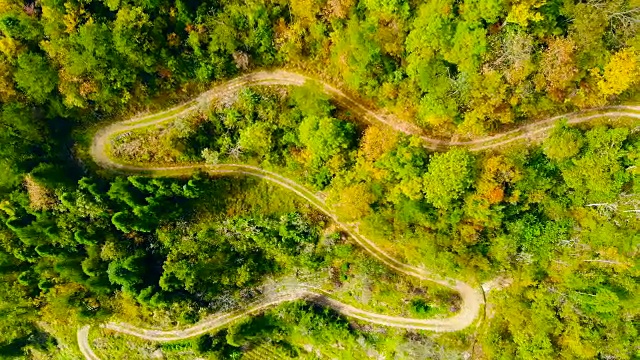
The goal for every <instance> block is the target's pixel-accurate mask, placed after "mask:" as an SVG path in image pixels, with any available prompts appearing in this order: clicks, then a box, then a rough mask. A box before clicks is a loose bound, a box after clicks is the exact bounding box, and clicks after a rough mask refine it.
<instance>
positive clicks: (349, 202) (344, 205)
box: [328, 183, 375, 220]
mask: <svg viewBox="0 0 640 360" xmlns="http://www.w3.org/2000/svg"><path fill="white" fill-rule="evenodd" d="M374 201H375V196H374V195H373V194H372V193H371V189H369V185H367V184H364V183H357V184H354V185H349V186H347V187H345V188H342V189H333V191H331V193H330V194H329V198H328V202H329V204H330V205H331V206H332V207H333V208H335V209H336V211H337V213H338V215H339V216H340V217H342V218H344V219H346V220H357V219H361V218H363V217H364V216H366V215H368V214H369V213H370V212H371V207H370V205H371V204H372V203H373V202H374Z"/></svg>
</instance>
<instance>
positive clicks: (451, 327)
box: [78, 70, 640, 360]
mask: <svg viewBox="0 0 640 360" xmlns="http://www.w3.org/2000/svg"><path fill="white" fill-rule="evenodd" d="M307 81H314V82H316V83H318V84H320V85H321V86H322V87H323V91H324V92H325V93H327V94H328V95H330V96H331V97H332V98H333V99H334V100H336V101H337V102H338V103H339V104H340V105H341V106H343V107H345V108H347V109H349V110H350V111H352V112H354V113H355V114H356V115H358V116H359V117H360V118H362V119H364V120H366V121H368V122H370V123H379V124H383V125H386V126H389V127H391V128H393V129H394V130H396V131H399V132H402V133H405V134H409V135H415V136H419V137H420V138H421V139H422V140H423V141H424V145H425V147H427V148H430V149H434V150H438V149H445V148H447V147H450V146H463V147H466V148H468V149H470V150H472V151H479V150H485V149H490V148H493V147H497V146H502V145H505V144H507V143H510V142H513V141H517V140H519V139H525V138H532V137H534V136H539V134H542V133H544V132H546V131H548V130H549V129H551V128H553V126H554V123H555V122H556V121H557V120H559V119H562V118H566V119H567V120H568V122H569V123H572V124H575V123H580V122H585V121H589V120H592V119H595V118H600V117H604V116H627V117H633V118H640V106H615V107H608V108H601V109H595V110H592V111H587V112H584V113H572V114H568V115H563V116H557V117H553V118H549V119H546V120H543V121H539V122H536V123H533V124H530V125H526V126H523V127H521V128H518V129H514V130H511V131H508V132H504V133H501V134H497V135H493V136H489V137H486V138H482V139H477V140H471V141H447V140H439V139H432V138H429V137H426V136H424V135H423V134H422V131H421V130H420V129H419V128H417V127H416V126H414V125H411V124H408V123H405V122H400V121H397V120H396V119H395V118H393V117H392V116H388V115H384V114H380V113H377V112H374V111H372V110H369V109H368V108H366V107H365V106H364V105H363V104H362V103H360V102H357V101H355V100H354V99H352V98H351V97H349V96H347V95H346V94H344V93H343V92H342V91H340V90H338V89H336V88H334V87H332V86H331V85H329V84H327V83H324V82H320V81H318V80H316V79H313V78H310V77H307V76H304V75H301V74H297V73H293V72H288V71H284V70H277V71H260V72H254V73H251V74H247V75H243V76H240V77H238V78H236V79H233V80H230V81H228V82H225V83H222V84H220V85H218V86H216V87H214V88H213V89H211V90H209V91H207V92H205V93H203V94H201V95H199V96H198V97H197V98H195V99H194V100H192V101H189V102H187V103H185V104H182V105H179V106H176V107H174V108H171V109H168V110H166V111H162V112H159V113H155V114H150V115H143V116H138V117H135V118H132V119H130V120H125V121H122V122H118V123H114V124H111V125H109V126H107V127H104V128H102V129H101V130H99V131H98V132H97V133H96V134H95V137H94V139H93V143H92V145H91V149H90V153H91V156H92V157H93V159H94V161H95V162H96V163H97V164H98V165H100V166H101V167H103V168H106V169H109V170H113V171H117V172H121V173H126V174H132V175H133V174H137V175H148V176H188V175H190V174H192V173H194V172H195V171H204V172H207V173H209V174H211V175H213V176H237V175H242V176H253V177H257V178H260V179H264V180H266V181H269V182H272V183H274V184H276V185H278V186H281V187H283V188H285V189H287V190H289V191H291V192H293V193H295V194H296V195H298V196H299V197H301V198H302V199H304V200H306V201H308V202H309V203H310V204H312V205H313V206H314V207H316V208H317V209H318V210H319V211H321V212H323V213H324V214H326V215H327V216H329V217H330V218H331V219H333V221H334V222H335V223H336V224H337V225H338V226H340V227H341V228H342V229H343V230H344V231H345V232H346V233H347V234H349V235H350V236H351V238H352V239H353V240H354V241H355V242H357V243H358V244H359V245H360V246H361V247H362V248H364V250H366V251H367V252H368V253H369V254H370V255H371V256H373V257H375V258H376V259H378V260H379V261H381V262H382V263H384V264H385V265H387V266H389V267H390V268H392V269H394V270H396V271H398V272H399V273H402V274H405V275H407V276H413V277H415V278H418V279H420V280H425V281H430V282H433V283H436V284H439V285H442V286H445V287H447V288H449V289H451V290H453V291H456V292H457V293H459V295H460V298H461V301H462V305H461V309H460V311H459V312H458V313H456V314H455V315H454V316H452V317H448V318H444V319H414V318H404V317H396V316H388V315H383V314H377V313H373V312H369V311H365V310H362V309H358V308H356V307H353V306H351V305H348V304H345V303H342V302H340V301H338V300H336V299H333V298H332V297H331V294H329V293H327V292H325V291H323V290H320V289H317V288H311V287H308V286H303V285H301V286H299V287H298V288H295V289H289V290H287V291H285V292H283V293H281V294H276V295H275V296H270V297H267V298H265V299H263V300H261V301H258V302H256V303H254V304H251V305H249V306H248V307H246V308H244V309H241V310H238V311H234V312H229V313H223V314H217V315H213V316H211V317H209V318H207V319H205V320H202V321H201V322H199V323H197V324H195V325H193V326H191V327H189V328H184V329H174V330H153V329H144V328H140V327H136V326H133V325H130V324H127V323H120V322H118V323H116V322H111V323H108V324H105V325H103V327H105V328H107V329H110V330H113V331H116V332H120V333H126V334H129V335H133V336H137V337H139V338H143V339H147V340H150V341H174V340H181V339H185V338H189V337H193V336H197V335H200V334H203V333H206V332H210V331H212V330H215V329H218V328H220V327H223V326H225V325H228V324H230V323H232V322H234V321H236V320H238V319H240V318H243V317H245V316H250V315H252V314H256V313H259V312H261V311H263V310H264V309H266V308H269V307H272V306H275V305H277V304H280V303H283V302H287V301H293V300H296V299H306V300H309V301H312V302H315V303H317V304H320V305H323V306H328V307H331V308H332V309H334V310H335V311H337V312H339V313H341V314H343V315H345V316H349V317H352V318H356V319H359V320H362V321H366V322H370V323H375V324H379V325H384V326H392V327H398V328H407V329H420V330H430V331H436V332H451V331H458V330H462V329H464V328H466V327H468V326H470V325H471V324H472V323H473V322H474V321H475V320H476V318H477V317H478V314H479V313H480V309H481V308H482V306H483V305H484V294H483V293H482V290H481V288H480V287H479V286H478V287H474V286H472V285H469V284H467V283H465V282H462V281H460V280H456V279H452V278H447V277H442V276H439V275H437V274H435V273H433V272H431V271H428V270H426V269H424V268H419V267H415V266H412V265H409V264H405V263H403V262H402V261H400V260H398V259H396V258H394V257H393V256H391V255H389V254H388V253H386V252H385V251H384V250H382V249H381V248H380V247H379V246H378V245H377V244H375V243H374V242H373V241H371V240H369V239H367V238H366V237H365V236H363V235H361V234H360V233H359V232H358V230H357V229H358V226H357V224H347V223H343V222H341V221H340V220H339V219H338V217H337V216H336V215H335V214H334V213H333V212H332V211H331V209H329V207H327V206H326V204H325V203H324V200H323V199H321V198H320V197H318V196H317V195H316V194H315V193H313V192H312V191H310V190H309V189H307V188H306V187H304V186H303V185H301V184H298V183H297V182H295V181H293V180H292V179H289V178H286V177H284V176H282V175H279V174H277V173H274V172H271V171H268V170H265V169H261V168H259V167H255V166H249V165H243V164H220V165H186V166H181V165H177V166H162V167H152V166H135V165H130V164H124V163H119V162H117V161H116V160H114V159H112V158H110V156H109V154H108V151H107V149H108V146H110V139H111V138H112V136H114V135H116V134H119V133H124V132H127V131H131V130H134V129H138V128H142V127H150V126H154V125H158V124H162V123H166V122H170V121H173V120H175V119H178V118H181V117H183V116H186V115H188V114H189V113H191V112H193V111H195V110H198V109H200V108H202V107H204V106H207V105H208V104H210V103H211V102H212V101H215V100H217V101H220V100H224V99H228V98H232V97H233V96H234V95H235V93H236V92H237V91H238V90H240V89H242V88H244V87H247V86H252V85H294V86H301V85H304V84H305V82H307ZM88 333H89V328H88V327H83V328H81V329H80V330H79V331H78V346H79V347H80V349H81V351H82V353H83V354H84V355H85V357H86V358H87V359H90V360H95V359H98V357H97V356H96V355H95V354H94V353H93V351H92V350H91V348H90V344H89V341H88Z"/></svg>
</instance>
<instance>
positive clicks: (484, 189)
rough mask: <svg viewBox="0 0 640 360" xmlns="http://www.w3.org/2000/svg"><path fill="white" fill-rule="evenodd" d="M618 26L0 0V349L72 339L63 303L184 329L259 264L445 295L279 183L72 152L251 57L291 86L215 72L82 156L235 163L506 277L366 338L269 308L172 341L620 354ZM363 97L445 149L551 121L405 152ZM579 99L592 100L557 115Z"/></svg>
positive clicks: (240, 6) (461, 12)
mask: <svg viewBox="0 0 640 360" xmlns="http://www.w3.org/2000/svg"><path fill="white" fill-rule="evenodd" d="M639 22H640V2H638V1H637V0H585V1H581V0H542V1H538V0H535V1H534V0H509V1H507V0H460V1H454V0H424V1H418V2H416V1H406V0H385V1H382V0H360V1H357V0H248V1H236V0H221V1H211V0H203V1H195V0H153V1H149V0H77V1H76V0H74V1H67V0H38V1H29V0H27V1H18V0H0V128H1V129H2V131H0V167H1V168H2V170H3V171H2V172H0V220H1V221H0V316H1V317H2V321H0V330H2V331H0V358H27V359H37V358H44V357H47V356H50V357H53V358H60V359H62V358H65V356H67V358H76V357H78V356H80V355H79V353H77V349H76V348H75V347H74V346H75V345H73V344H75V341H76V340H75V339H76V338H75V330H76V327H77V326H78V325H80V324H99V323H102V322H104V321H107V320H108V319H112V318H114V319H117V318H119V317H120V318H124V319H127V320H132V319H135V320H136V321H139V322H143V321H149V320H150V319H154V318H155V319H167V318H170V319H171V322H172V323H173V324H176V323H178V324H182V325H184V324H191V323H194V322H196V321H198V320H199V319H201V318H203V317H204V316H206V315H207V314H210V313H213V312H215V311H223V310H228V309H230V308H232V307H233V306H236V305H238V304H242V303H243V302H247V301H249V300H252V299H253V298H254V296H255V293H257V290H256V289H259V288H261V286H263V285H264V284H265V283H268V281H270V280H272V279H274V278H278V277H279V276H298V275H299V274H322V276H324V275H326V276H324V277H326V278H327V279H328V280H327V284H328V285H327V286H333V287H334V288H335V289H334V290H336V291H337V293H338V294H340V295H341V296H344V298H343V300H344V299H347V300H344V301H352V302H353V304H354V306H355V305H358V306H363V307H366V306H368V308H367V309H368V310H369V311H379V310H380V309H386V310H389V311H399V312H401V313H399V314H397V315H398V316H400V315H402V316H414V317H416V316H417V317H420V316H424V317H429V316H441V317H444V316H445V315H446V316H450V315H452V314H453V313H455V312H456V311H458V310H459V309H458V308H457V306H458V305H459V299H458V298H456V296H455V295H451V294H450V293H448V292H447V291H445V290H442V289H438V288H437V287H434V288H429V287H428V286H426V285H424V287H425V288H424V289H422V288H419V287H418V286H417V285H415V284H413V283H411V281H409V280H406V279H403V278H402V277H401V276H399V274H395V275H394V274H393V272H392V271H391V270H389V269H386V270H384V269H383V266H382V265H380V264H379V263H375V261H374V260H370V259H369V260H367V259H368V258H369V257H370V256H368V255H367V254H366V253H364V252H363V250H362V249H360V250H358V249H357V246H355V244H353V243H352V242H351V240H349V237H348V236H347V234H345V233H344V232H341V231H339V230H337V227H336V224H335V223H334V222H333V220H332V219H330V218H329V217H327V216H326V214H322V213H321V212H319V211H318V210H317V209H314V208H313V206H312V204H305V203H304V201H302V200H301V199H300V198H298V197H296V195H295V194H293V193H286V192H285V191H284V190H282V189H281V191H282V193H279V192H278V193H276V192H274V191H275V190H274V189H273V188H271V187H268V186H267V185H265V184H264V183H263V182H260V181H257V180H247V179H243V178H241V177H230V178H219V177H211V176H208V175H207V174H205V173H200V172H195V173H193V174H190V175H189V176H186V177H150V176H147V175H149V174H147V173H140V174H135V175H134V174H123V173H117V172H113V171H111V170H109V169H103V168H101V166H100V165H99V164H98V163H96V162H94V159H92V158H91V156H90V150H89V149H90V147H91V142H92V139H93V137H94V136H95V134H96V133H98V132H99V131H100V129H103V128H105V127H106V126H107V125H108V124H111V123H114V122H118V121H122V120H125V119H128V118H130V117H131V116H132V115H133V114H136V113H140V112H148V113H149V114H153V113H154V112H156V111H158V110H160V109H168V108H171V106H173V105H176V104H180V103H183V102H185V101H187V102H188V101H189V100H190V99H194V98H195V97H196V96H197V95H198V94H200V93H201V92H203V91H206V90H208V89H211V88H212V87H213V86H215V85H217V84H226V82H225V81H228V80H231V79H234V78H236V77H238V76H241V75H243V74H248V73H252V72H255V71H261V70H265V71H270V70H275V69H287V70H289V71H291V72H296V73H300V74H305V75H307V76H309V77H310V78H313V79H317V81H316V82H313V81H310V82H307V83H306V84H305V85H304V86H256V87H247V88H242V89H238V91H237V92H236V93H234V94H233V95H232V96H229V97H227V98H222V99H217V101H215V102H211V103H209V102H206V101H205V102H206V103H205V104H202V106H200V108H199V110H198V111H196V112H190V113H188V114H181V115H180V116H179V117H178V116H176V119H175V121H173V122H171V123H170V124H162V125H161V126H158V127H153V128H140V129H136V130H135V131H131V132H129V133H126V134H119V135H118V136H117V137H115V138H113V139H109V141H110V143H109V146H110V148H109V154H108V155H109V156H111V157H113V158H114V159H117V160H118V161H122V162H125V163H130V164H136V165H140V164H146V165H148V166H151V165H154V164H155V165H157V166H169V167H171V166H183V165H184V166H191V165H193V164H203V163H204V164H208V165H210V166H216V165H224V164H230V163H234V164H235V163H239V164H248V165H251V166H257V167H260V168H261V169H265V170H268V171H272V172H275V173H277V174H281V175H282V176H284V177H286V178H287V179H291V181H296V182H298V183H300V184H302V185H303V186H304V187H305V188H307V189H309V191H310V192H313V193H314V194H318V196H320V197H321V198H322V199H325V200H326V206H327V207H328V208H330V209H331V211H332V213H334V214H335V215H336V217H337V218H338V219H340V220H341V221H344V222H348V223H357V224H358V229H359V231H361V232H362V233H363V234H365V235H366V236H368V237H369V238H371V239H373V240H374V241H375V242H376V244H378V245H379V246H380V247H381V248H384V249H385V250H388V251H389V252H390V253H392V254H393V255H394V256H397V257H398V258H399V259H402V260H403V261H407V262H409V263H411V264H417V265H419V266H421V267H425V268H428V269H430V270H433V271H434V272H436V273H440V274H443V275H447V276H453V277H456V278H460V279H462V280H464V281H467V282H469V283H472V284H474V286H475V285H478V287H479V285H480V284H481V283H484V282H487V281H489V280H490V279H495V278H497V277H500V278H505V279H509V281H510V282H509V284H510V285H509V286H506V287H505V288H504V289H502V290H497V291H496V292H495V293H488V294H490V295H489V296H490V297H488V301H490V302H491V306H492V309H493V313H492V316H489V317H487V321H486V323H483V324H482V325H481V326H480V327H478V328H477V329H476V330H474V331H472V330H468V331H467V330H465V332H462V333H459V334H456V335H454V334H452V335H447V336H442V337H435V336H431V335H432V334H430V333H424V332H415V331H405V330H402V332H400V331H398V332H395V331H396V330H393V331H392V330H388V329H387V330H384V331H389V332H388V333H386V334H387V335H385V336H387V337H386V338H385V336H383V335H380V334H381V332H376V331H378V330H379V328H375V329H374V328H367V327H366V326H369V325H366V326H365V325H362V323H359V322H357V321H356V320H353V319H349V318H344V317H342V316H340V315H338V314H335V313H331V312H329V311H328V310H326V309H325V310H322V309H319V308H318V307H316V306H313V305H309V304H305V303H303V302H296V303H293V304H288V305H286V306H284V307H282V308H278V309H275V310H270V311H269V312H265V313H264V314H262V315H260V316H259V317H257V318H255V319H252V320H250V321H247V322H246V323H239V324H235V325H234V326H232V327H230V328H229V329H227V330H223V331H221V332H219V333H218V334H211V335H206V336H203V337H199V338H197V340H194V341H193V344H192V343H189V344H188V347H189V349H192V350H193V351H194V354H196V353H197V354H200V355H202V356H209V358H217V357H222V358H225V357H226V358H238V357H240V356H244V355H242V354H243V350H245V349H250V348H252V347H255V346H256V345H257V344H260V343H262V342H264V341H266V340H265V339H272V340H273V339H277V341H276V340H274V341H273V343H272V344H271V345H273V346H276V347H278V348H279V349H284V350H281V351H286V352H287V354H289V355H291V356H293V355H295V356H302V355H303V354H306V352H305V346H306V347H307V348H308V347H309V346H311V344H312V345H313V346H312V348H314V349H315V348H318V349H322V348H323V347H327V346H328V345H327V343H326V342H327V341H329V340H326V339H341V341H343V342H344V343H343V346H344V349H346V350H345V352H344V353H343V354H347V353H350V354H351V355H353V356H365V354H373V350H372V349H374V348H375V349H377V350H376V351H378V352H379V354H383V355H381V356H387V357H389V358H391V357H396V358H418V357H419V356H422V355H424V354H426V355H424V356H425V357H431V358H436V357H440V358H444V357H446V356H453V357H455V356H458V355H459V356H460V357H462V355H461V354H462V353H463V352H467V354H468V352H469V350H468V348H473V350H472V352H473V353H472V354H471V355H473V356H474V357H475V358H486V359H557V358H568V359H574V358H599V359H634V358H637V357H638V356H639V352H638V351H639V350H638V348H637V345H635V342H637V340H633V339H637V338H638V336H639V335H638V334H639V331H640V329H639V328H638V324H639V323H640V322H639V321H638V320H639V317H640V313H639V312H638V309H640V306H639V304H638V296H637V294H638V291H639V290H640V289H638V276H639V273H638V266H637V262H638V244H639V241H640V238H639V236H640V235H639V234H640V231H639V230H640V229H639V222H638V211H639V208H640V195H639V191H640V179H639V176H640V171H639V170H638V166H640V155H639V149H640V138H639V137H638V131H637V118H638V110H637V106H635V105H634V104H637V102H638V101H639V100H640V94H639V90H640V32H639V31H638V26H639V25H638V24H639ZM324 84H331V86H333V87H335V88H336V89H340V91H341V92H343V93H344V94H346V95H348V96H349V99H351V100H350V101H351V102H353V103H351V102H345V101H344V99H343V101H337V100H336V99H335V98H332V97H331V96H329V95H328V94H326V93H324V92H323V91H321V90H322V89H323V88H324ZM198 99H202V98H198ZM187 104H190V103H187ZM356 105H357V106H356ZM610 106H618V107H617V108H615V109H610V108H607V107H610ZM620 106H626V107H620ZM365 108H366V109H372V110H371V111H373V112H376V111H378V110H379V112H377V114H378V113H379V114H384V118H385V119H392V120H393V121H396V120H397V124H396V123H394V124H395V125H398V124H400V125H399V126H404V125H406V126H407V128H411V129H417V130H416V131H415V135H420V136H422V135H425V136H429V137H433V138H435V139H440V140H441V141H443V142H444V143H446V142H447V141H453V142H459V141H463V140H470V141H480V140H482V139H485V137H487V136H491V135H495V134H500V133H503V132H507V131H510V130H512V131H516V130H514V129H516V128H517V129H521V127H523V126H531V125H535V124H539V123H542V122H544V121H545V119H551V118H553V119H556V120H557V121H553V122H550V123H549V126H550V128H551V130H550V131H548V133H546V134H542V133H535V134H531V135H532V136H530V137H529V136H527V137H526V139H525V140H531V141H522V142H514V144H515V145H513V146H505V147H499V146H494V145H493V144H490V145H489V146H488V149H486V150H483V151H471V149H469V148H465V147H447V148H442V151H440V150H439V151H431V150H428V149H427V148H426V147H425V143H424V142H423V139H422V138H421V137H420V136H409V135H407V134H404V133H401V132H397V131H393V130H391V129H390V128H387V127H384V126H379V125H378V124H372V123H370V122H366V121H364V120H366V119H365V117H366V116H363V115H367V114H365V112H364V110H363V109H365ZM376 109H378V110H376ZM594 109H599V110H594ZM579 111H586V112H585V114H587V115H588V116H592V117H593V118H594V119H593V121H592V122H586V123H581V124H575V123H576V122H575V121H573V122H572V121H571V120H572V119H573V120H575V117H571V115H569V116H564V115H563V114H571V113H573V112H579ZM152 116H153V115H152ZM381 116H382V115H381ZM556 116H557V118H555V117H556ZM552 124H553V126H552ZM525 135H528V134H525ZM523 137H524V136H523ZM274 194H276V195H274ZM389 284H392V285H394V286H396V289H400V290H401V291H396V292H395V293H394V292H393V291H392V289H391V288H390V287H389V286H391V285H389ZM354 289H356V290H357V289H360V290H357V291H361V290H362V289H364V290H362V291H364V292H362V293H360V292H357V291H356V290H354ZM398 293H400V294H398ZM354 294H355V295H354ZM390 294H393V295H390ZM403 304H404V305H403ZM403 311H404V312H403ZM447 314H448V315H447ZM132 321H133V320H132ZM167 322H168V321H167ZM316 323H317V324H322V326H320V325H317V324H316ZM296 324H298V325H296ZM301 324H302V325H301ZM303 326H304V327H303ZM372 329H373V330H372ZM376 329H378V330H376ZM383 329H385V328H383ZM374 330H375V331H374ZM305 334H307V335H309V334H310V335H309V336H308V341H307V343H305V342H304V341H302V340H300V339H301V338H304V336H305ZM323 339H324V340H323ZM323 341H324V342H323ZM473 344H476V345H473ZM183 345H184V344H183ZM183 345H180V344H175V347H176V348H180V347H181V346H183ZM185 346H186V345H185ZM436 348H441V349H445V348H446V351H445V350H442V351H441V352H440V353H436V352H434V353H431V352H427V351H426V350H425V349H436ZM165 350H166V349H165ZM192 350H189V351H192ZM65 351H69V352H70V353H65ZM358 351H360V352H358ZM42 354H45V355H42ZM234 354H236V355H234ZM354 354H355V355H354ZM420 354H422V355H420ZM452 354H454V355H452ZM455 354H457V355H455ZM56 356H58V357H56ZM113 356H115V355H113ZM194 356H195V355H194ZM333 356H336V357H340V356H343V355H340V354H333ZM346 356H347V355H344V357H346ZM367 356H368V355H367ZM403 356H404V357H403Z"/></svg>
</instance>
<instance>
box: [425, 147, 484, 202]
mask: <svg viewBox="0 0 640 360" xmlns="http://www.w3.org/2000/svg"><path fill="white" fill-rule="evenodd" d="M473 165H474V158H473V157H472V156H471V155H470V154H469V153H468V152H467V151H465V150H462V149H458V148H456V149H453V150H449V151H447V152H445V153H442V154H434V155H432V156H431V160H430V161H429V165H428V168H427V169H428V170H427V173H426V174H425V175H424V177H423V183H424V185H423V186H424V187H423V191H424V196H425V199H426V200H427V201H428V202H430V203H432V204H433V205H434V206H435V207H437V208H441V209H446V208H447V207H448V206H449V205H450V204H451V202H452V201H454V200H456V199H459V198H460V196H462V194H463V193H464V191H465V190H466V189H467V188H468V187H469V185H471V182H472V180H473Z"/></svg>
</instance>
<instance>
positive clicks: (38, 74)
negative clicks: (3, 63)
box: [14, 52, 58, 103]
mask: <svg viewBox="0 0 640 360" xmlns="http://www.w3.org/2000/svg"><path fill="white" fill-rule="evenodd" d="M14 80H15V81H16V84H18V88H20V89H21V90H22V91H24V92H25V94H26V95H27V96H29V97H30V98H31V99H33V101H35V102H37V103H44V102H45V101H47V99H48V97H49V94H51V92H53V90H54V89H55V88H56V85H57V84H58V75H57V74H56V71H55V70H54V69H53V68H52V67H51V65H50V64H49V63H48V62H47V60H46V59H45V58H44V57H43V56H42V55H39V54H36V53H32V52H27V53H24V54H22V55H20V56H19V57H18V67H17V69H16V71H15V73H14Z"/></svg>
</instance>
